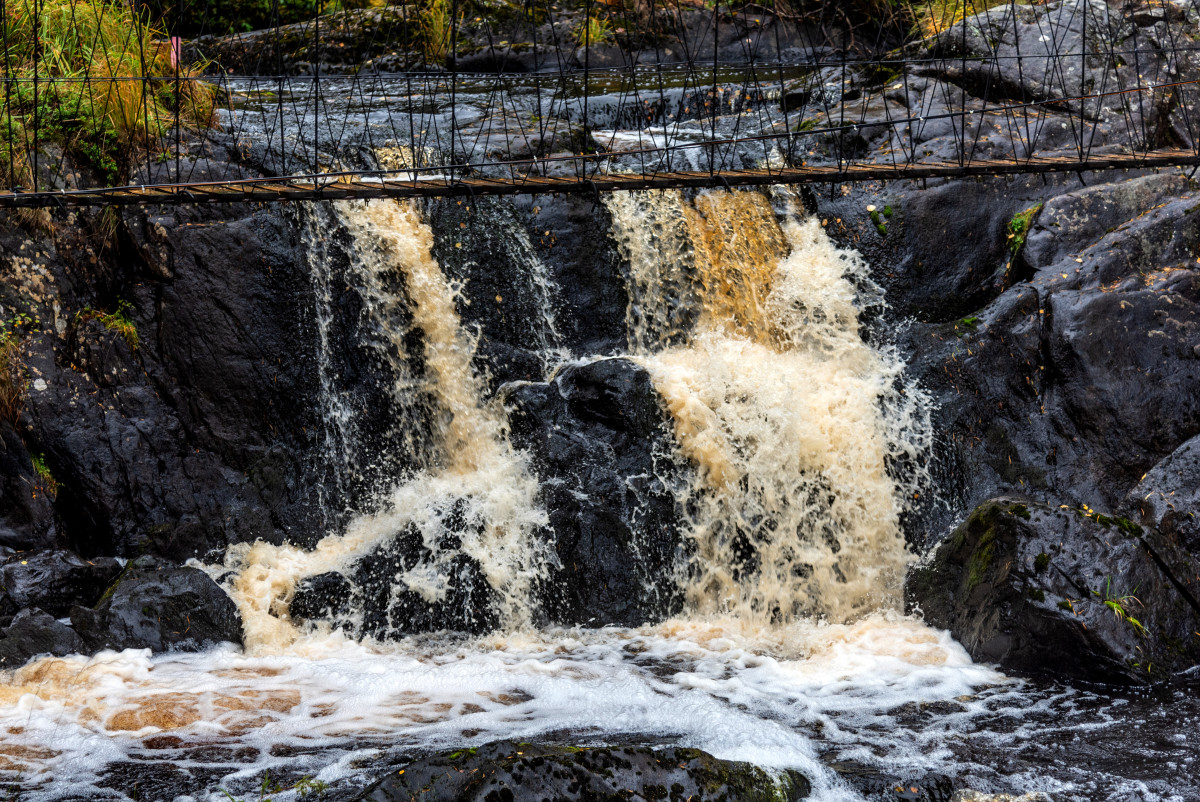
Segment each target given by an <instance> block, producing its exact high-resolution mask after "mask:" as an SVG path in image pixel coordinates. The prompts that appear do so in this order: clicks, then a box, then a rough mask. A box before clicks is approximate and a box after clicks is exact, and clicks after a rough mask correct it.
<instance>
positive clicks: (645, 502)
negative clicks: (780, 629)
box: [500, 359, 686, 626]
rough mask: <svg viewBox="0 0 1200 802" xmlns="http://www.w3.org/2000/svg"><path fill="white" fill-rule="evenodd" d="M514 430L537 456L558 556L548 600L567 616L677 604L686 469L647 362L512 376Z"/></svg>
mask: <svg viewBox="0 0 1200 802" xmlns="http://www.w3.org/2000/svg"><path fill="white" fill-rule="evenodd" d="M500 396H501V398H502V399H503V401H504V404H505V407H506V408H507V409H508V412H509V420H510V423H511V437H512V440H513V443H514V444H516V445H517V446H519V447H521V448H524V449H527V450H528V451H529V452H530V453H531V454H532V456H533V466H534V469H535V470H536V472H537V473H538V476H539V478H540V479H541V481H542V492H543V503H544V504H545V508H546V510H547V511H548V512H549V514H550V530H551V531H550V537H551V538H552V540H553V546H554V550H555V552H556V554H557V556H558V562H559V567H558V568H556V569H555V570H553V571H552V572H551V575H550V577H549V578H548V579H547V581H546V583H545V586H544V591H543V595H544V601H543V608H544V610H545V613H546V615H547V616H548V617H549V618H550V619H551V620H553V621H555V622H557V623H562V624H584V623H586V624H589V625H595V626H602V625H605V624H618V625H623V626H636V625H638V624H642V623H645V622H646V621H653V620H658V619H661V618H664V617H666V616H669V615H671V614H672V613H675V612H678V610H679V609H680V606H681V604H682V598H681V595H680V591H679V588H678V587H677V586H676V584H675V581H674V575H675V572H674V569H675V568H676V567H677V566H678V564H679V563H678V561H679V560H680V559H681V558H682V556H683V549H684V544H683V538H682V535H681V532H680V513H681V511H680V509H679V508H678V502H677V497H676V491H677V489H678V487H679V486H680V485H681V483H682V482H684V481H685V479H686V474H685V469H684V468H683V467H682V465H681V464H680V462H679V460H678V458H677V457H676V452H675V445H674V437H673V434H672V428H671V423H670V419H669V417H668V416H667V414H666V412H665V410H664V409H663V407H662V404H661V401H660V399H659V396H658V393H657V391H655V389H654V386H653V384H652V383H651V381H650V376H649V374H648V373H647V372H646V371H645V369H643V368H642V367H640V366H639V365H637V364H636V363H634V362H632V361H630V360H628V359H602V360H598V361H596V362H591V363H589V364H584V365H570V366H568V367H566V368H563V369H562V370H561V371H559V373H558V374H557V375H556V376H555V377H554V379H553V380H552V381H550V382H549V383H544V384H543V383H518V384H510V385H506V386H505V387H503V388H502V389H501V392H500Z"/></svg>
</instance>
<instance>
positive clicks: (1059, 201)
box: [1022, 174, 1188, 272]
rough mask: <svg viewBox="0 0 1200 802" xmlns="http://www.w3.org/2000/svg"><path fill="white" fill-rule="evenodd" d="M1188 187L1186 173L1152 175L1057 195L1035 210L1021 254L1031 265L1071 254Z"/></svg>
mask: <svg viewBox="0 0 1200 802" xmlns="http://www.w3.org/2000/svg"><path fill="white" fill-rule="evenodd" d="M1187 190H1188V181H1187V179H1186V178H1185V177H1184V176H1181V175H1172V174H1151V175H1145V176H1139V177H1137V178H1132V179H1129V180H1128V181H1114V182H1108V183H1103V184H1098V185H1093V186H1089V187H1084V188H1082V189H1077V190H1074V191H1071V192H1067V193H1064V194H1062V195H1057V196H1055V197H1053V198H1051V199H1050V200H1048V201H1046V205H1045V206H1044V207H1043V208H1042V210H1041V212H1040V214H1038V216H1037V218H1036V220H1035V221H1034V224H1033V228H1032V229H1031V230H1030V232H1029V234H1028V236H1027V237H1026V240H1025V247H1024V250H1023V251H1022V253H1023V255H1024V258H1025V260H1026V262H1028V264H1029V265H1030V266H1031V267H1032V268H1034V269H1037V268H1040V267H1047V266H1050V265H1053V264H1054V263H1056V262H1058V261H1060V260H1063V259H1065V258H1067V257H1074V255H1075V254H1077V253H1079V252H1081V251H1083V250H1084V249H1086V248H1087V247H1088V246H1090V245H1092V244H1093V243H1095V242H1098V241H1099V240H1100V239H1101V238H1103V237H1104V236H1105V235H1106V234H1108V233H1109V232H1111V231H1113V230H1115V229H1116V228H1117V227H1118V226H1121V225H1122V224H1124V223H1127V222H1129V221H1130V220H1133V219H1134V218H1135V217H1138V216H1139V215H1141V214H1143V213H1145V212H1148V211H1150V210H1151V209H1153V208H1154V207H1155V206H1157V205H1158V204H1159V203H1161V202H1163V201H1164V200H1165V199H1170V198H1171V196H1172V195H1182V194H1184V193H1185V192H1187ZM1072 272H1073V271H1072Z"/></svg>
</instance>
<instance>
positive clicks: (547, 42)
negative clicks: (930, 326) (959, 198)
mask: <svg viewBox="0 0 1200 802" xmlns="http://www.w3.org/2000/svg"><path fill="white" fill-rule="evenodd" d="M376 2H379V0H346V2H344V3H343V2H336V3H328V2H325V0H288V1H287V2H285V1H284V0H260V2H259V3H257V4H256V3H253V2H237V3H234V2H231V0H179V2H170V1H169V0H161V1H160V0H154V1H153V2H142V1H141V0H130V2H124V0H0V14H2V16H3V20H4V28H3V38H2V40H0V52H2V53H3V60H4V75H3V97H2V98H0V205H8V206H54V205H65V204H107V203H141V202H198V201H205V200H246V199H249V200H279V199H306V198H313V197H327V198H344V197H379V196H406V195H449V194H471V195H474V194H500V193H514V192H544V191H584V192H599V191H605V190H613V189H635V188H646V187H656V186H657V187H670V186H714V185H715V186H720V185H738V184H743V185H744V184H769V183H804V182H840V181H846V180H861V179H892V178H930V177H938V176H958V175H990V174H1003V173H1035V172H1046V171H1084V170H1102V169H1112V168H1139V167H1165V166H1188V167H1190V166H1194V165H1195V164H1197V161H1198V154H1200V145H1198V144H1197V142H1198V141H1200V136H1198V133H1200V132H1198V131H1197V121H1196V119H1195V116H1196V99H1197V96H1198V94H1200V93H1198V91H1197V83H1198V82H1200V63H1198V61H1197V45H1196V41H1197V36H1198V35H1200V7H1198V6H1197V0H1189V1H1188V2H1170V1H1169V0H1152V1H1151V2H1143V3H1132V4H1131V3H1120V4H1116V3H1113V4H1110V3H1106V2H1099V1H1098V0H1056V2H1035V3H1032V4H1019V3H1015V2H998V3H997V2H990V0H961V2H959V1H958V0H948V1H945V2H930V3H896V2H883V0H858V2H854V3H846V4H821V3H805V2H802V0H797V2H796V3H795V4H794V6H792V7H783V6H780V7H764V6H762V5H758V4H755V3H748V4H740V5H739V4H720V3H717V4H711V3H709V4H705V3H701V2H691V1H690V0H614V2H612V3H600V2H596V0H584V2H583V3H582V4H561V5H560V4H556V3H552V2H550V0H530V2H526V3H524V4H520V5H509V4H505V3H504V2H501V1H500V0H416V2H410V3H407V4H398V5H387V6H376V5H374V3H376ZM356 6H357V7H356ZM248 28H250V30H247V29H248ZM930 143H934V144H933V145H931V144H930ZM214 149H219V150H221V151H222V152H223V154H232V155H233V158H232V159H228V158H223V159H220V160H219V161H220V164H221V167H220V169H216V168H214V166H213V165H214V163H215V162H216V161H218V160H214V159H211V158H210V157H211V156H212V155H213V154H214ZM230 164H232V165H233V166H232V167H230V166H229V165H230Z"/></svg>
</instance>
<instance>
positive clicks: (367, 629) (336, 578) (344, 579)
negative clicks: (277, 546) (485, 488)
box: [288, 500, 501, 639]
mask: <svg viewBox="0 0 1200 802" xmlns="http://www.w3.org/2000/svg"><path fill="white" fill-rule="evenodd" d="M482 527H483V523H482V522H481V521H471V520H468V518H467V515H466V510H465V505H464V504H463V502H462V501H461V500H460V501H457V502H455V503H453V504H451V505H450V506H449V508H448V509H446V510H443V511H442V514H441V515H440V516H438V525H437V526H436V527H435V528H436V529H437V530H438V531H439V532H440V533H441V534H440V537H439V540H438V542H436V543H434V544H432V547H430V546H428V545H426V543H425V541H424V538H423V536H422V534H421V531H420V529H419V528H418V527H417V526H416V525H415V524H410V525H408V526H407V527H405V528H404V529H402V530H401V531H400V532H397V533H396V534H395V535H394V536H392V537H390V538H385V539H383V541H382V542H381V543H380V544H379V545H377V546H375V547H374V548H372V549H371V550H370V551H368V552H367V553H366V554H363V555H362V556H360V557H358V558H357V559H355V560H354V561H353V562H352V563H351V564H350V566H349V567H348V569H347V570H346V571H345V573H342V572H340V571H327V572H326V573H323V574H317V575H314V576H309V577H305V578H304V579H302V580H301V581H300V582H299V583H298V584H297V587H296V592H295V594H294V595H293V597H292V601H291V604H290V605H289V609H288V612H289V615H290V616H291V617H292V618H293V619H295V620H298V621H310V622H311V621H330V622H332V623H333V624H334V625H335V626H339V627H341V628H343V629H345V630H347V631H350V632H352V633H353V634H355V635H357V636H360V637H361V636H370V637H373V638H377V639H388V638H402V637H404V636H406V635H412V634H415V633H418V632H432V631H437V630H452V631H455V632H469V633H472V634H481V633H484V632H490V631H491V630H493V629H495V628H496V627H498V626H499V625H500V623H501V622H500V618H499V598H498V594H497V593H496V591H495V590H494V589H493V588H492V586H491V585H490V584H489V583H488V581H487V577H486V576H485V575H484V571H483V566H482V565H481V564H480V563H479V561H478V560H476V559H475V558H473V557H471V556H469V555H467V554H465V553H463V552H462V551H461V547H462V537H463V536H464V535H465V534H467V533H468V529H470V530H473V531H472V532H471V534H473V535H479V534H481V532H482ZM418 568H423V569H425V570H426V571H427V572H429V573H435V574H436V575H437V576H438V578H439V582H440V583H441V584H442V588H441V592H440V594H439V595H438V596H437V598H427V597H426V596H423V595H422V594H420V593H417V592H416V591H414V590H412V589H411V588H410V587H409V586H408V584H407V582H406V581H405V578H404V576H405V574H408V573H409V572H410V571H413V570H414V569H418Z"/></svg>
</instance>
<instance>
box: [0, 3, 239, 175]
mask: <svg viewBox="0 0 1200 802" xmlns="http://www.w3.org/2000/svg"><path fill="white" fill-rule="evenodd" d="M0 25H2V26H3V36H4V37H5V38H4V41H5V42H6V45H7V48H6V50H5V51H4V54H3V60H4V71H5V73H6V74H7V75H9V76H11V77H12V78H13V79H15V80H14V81H13V83H12V84H11V91H10V92H7V93H5V95H4V97H3V98H0V176H3V178H4V180H3V181H0V183H4V184H7V185H8V186H23V187H30V186H31V185H32V183H33V168H32V164H31V162H32V157H31V154H32V152H33V150H34V147H35V144H36V145H37V147H39V148H40V147H41V146H42V145H43V144H44V143H47V142H56V143H58V144H60V145H62V147H63V148H64V149H65V150H66V151H68V152H69V153H71V154H72V155H74V156H76V157H79V158H81V159H82V160H83V161H86V162H88V163H90V165H91V166H92V167H93V168H94V169H95V170H96V171H97V172H98V173H99V174H100V175H101V177H102V178H104V179H105V180H106V181H107V182H109V183H116V182H118V181H119V180H120V179H121V178H122V177H123V176H124V175H125V174H126V173H127V172H128V168H129V166H130V164H131V163H132V160H133V158H134V157H135V156H136V155H137V154H138V153H140V152H143V151H145V152H150V151H155V150H158V149H160V148H161V144H160V143H162V142H163V141H165V138H166V134H167V132H168V131H169V130H173V127H174V125H175V121H176V119H178V120H179V121H180V122H181V123H182V124H184V125H189V126H193V127H207V126H211V125H213V124H214V121H215V118H214V105H215V98H216V95H215V91H214V89H213V88H212V87H211V86H210V85H209V84H207V83H204V82H201V81H198V80H192V79H194V78H195V77H196V76H198V75H199V73H200V70H201V68H202V66H203V65H198V64H194V65H179V66H178V68H177V66H176V64H175V63H173V62H174V61H175V59H174V58H173V53H174V51H173V49H172V46H171V44H170V41H169V38H168V37H167V35H166V34H165V33H163V32H162V31H159V30H156V29H155V28H153V27H152V26H151V25H150V23H149V13H148V12H146V11H145V7H144V6H137V4H129V3H125V2H121V0H8V2H7V3H5V4H4V7H3V17H2V18H0ZM35 74H36V75H37V77H38V78H39V79H40V81H39V83H38V85H37V87H36V89H35V86H34V83H33V81H32V80H29V79H31V78H33V77H34V75H35ZM177 74H178V77H179V79H180V80H178V81H175V80H171V79H174V78H176V76H177ZM155 78H161V79H167V80H153V79H155Z"/></svg>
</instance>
